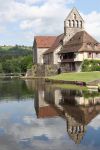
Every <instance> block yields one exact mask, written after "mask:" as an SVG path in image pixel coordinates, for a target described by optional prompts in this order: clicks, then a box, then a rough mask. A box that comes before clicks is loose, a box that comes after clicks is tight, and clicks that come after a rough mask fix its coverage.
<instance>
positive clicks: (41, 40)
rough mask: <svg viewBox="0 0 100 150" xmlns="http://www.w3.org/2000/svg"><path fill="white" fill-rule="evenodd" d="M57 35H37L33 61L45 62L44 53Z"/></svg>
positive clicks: (37, 62)
mask: <svg viewBox="0 0 100 150" xmlns="http://www.w3.org/2000/svg"><path fill="white" fill-rule="evenodd" d="M55 39H56V36H35V37H34V43H33V63H35V64H43V53H44V52H45V51H47V50H48V49H49V48H50V47H51V46H52V44H53V43H54V41H55Z"/></svg>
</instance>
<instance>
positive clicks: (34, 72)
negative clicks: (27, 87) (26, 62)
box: [26, 64, 59, 77]
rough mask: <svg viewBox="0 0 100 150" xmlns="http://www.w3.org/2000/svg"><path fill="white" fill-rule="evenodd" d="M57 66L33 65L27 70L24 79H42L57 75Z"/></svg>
mask: <svg viewBox="0 0 100 150" xmlns="http://www.w3.org/2000/svg"><path fill="white" fill-rule="evenodd" d="M58 68H59V65H54V64H49V65H43V64H35V65H33V66H32V68H31V69H29V70H27V73H26V77H29V76H30V77H44V76H52V75H56V74H58Z"/></svg>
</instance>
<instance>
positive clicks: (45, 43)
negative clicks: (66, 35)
mask: <svg viewBox="0 0 100 150" xmlns="http://www.w3.org/2000/svg"><path fill="white" fill-rule="evenodd" d="M55 39H56V36H35V37H34V40H35V41H36V44H37V47H38V48H49V47H51V46H52V44H53V43H54V41H55Z"/></svg>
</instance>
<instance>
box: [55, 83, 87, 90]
mask: <svg viewBox="0 0 100 150" xmlns="http://www.w3.org/2000/svg"><path fill="white" fill-rule="evenodd" d="M52 86H54V87H56V88H61V89H70V90H82V91H87V90H88V88H87V87H85V86H78V85H72V84H53V85H52Z"/></svg>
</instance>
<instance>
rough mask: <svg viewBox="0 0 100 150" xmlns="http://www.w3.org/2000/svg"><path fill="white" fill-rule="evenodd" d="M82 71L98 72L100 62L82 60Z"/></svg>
mask: <svg viewBox="0 0 100 150" xmlns="http://www.w3.org/2000/svg"><path fill="white" fill-rule="evenodd" d="M82 71H83V72H89V71H100V60H84V62H83V64H82Z"/></svg>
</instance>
